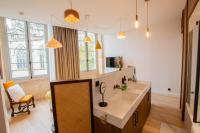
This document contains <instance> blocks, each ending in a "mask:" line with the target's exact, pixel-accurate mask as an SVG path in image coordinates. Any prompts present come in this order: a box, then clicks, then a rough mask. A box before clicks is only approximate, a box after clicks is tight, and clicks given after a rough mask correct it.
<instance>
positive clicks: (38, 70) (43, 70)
mask: <svg viewBox="0 0 200 133" xmlns="http://www.w3.org/2000/svg"><path fill="white" fill-rule="evenodd" d="M32 66H33V70H34V71H33V75H35V76H38V75H46V74H48V71H47V63H46V62H40V63H32Z"/></svg>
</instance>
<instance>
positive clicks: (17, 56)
mask: <svg viewBox="0 0 200 133" xmlns="http://www.w3.org/2000/svg"><path fill="white" fill-rule="evenodd" d="M6 26H7V35H8V48H9V54H10V68H11V76H12V78H22V77H28V76H29V71H28V56H27V55H28V53H27V46H26V32H25V22H24V21H19V20H14V19H6Z"/></svg>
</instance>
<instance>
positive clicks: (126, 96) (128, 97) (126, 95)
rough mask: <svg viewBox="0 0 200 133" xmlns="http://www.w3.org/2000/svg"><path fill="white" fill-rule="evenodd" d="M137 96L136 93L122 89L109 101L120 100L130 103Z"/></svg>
mask: <svg viewBox="0 0 200 133" xmlns="http://www.w3.org/2000/svg"><path fill="white" fill-rule="evenodd" d="M137 97H138V94H135V93H131V92H128V91H124V92H123V91H122V92H119V93H118V94H116V95H115V96H113V97H112V98H111V99H110V101H120V102H128V103H132V102H133V101H134V100H135V99H136V98H137Z"/></svg>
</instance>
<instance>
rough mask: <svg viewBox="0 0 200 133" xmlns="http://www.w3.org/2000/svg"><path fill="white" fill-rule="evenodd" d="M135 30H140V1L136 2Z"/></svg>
mask: <svg viewBox="0 0 200 133" xmlns="http://www.w3.org/2000/svg"><path fill="white" fill-rule="evenodd" d="M135 28H136V29H137V28H139V21H138V0H136V15H135Z"/></svg>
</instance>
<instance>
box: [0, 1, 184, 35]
mask: <svg viewBox="0 0 200 133" xmlns="http://www.w3.org/2000/svg"><path fill="white" fill-rule="evenodd" d="M72 1H73V8H74V9H76V10H78V11H79V13H80V16H81V21H80V23H79V24H75V25H69V24H66V23H65V22H64V20H63V12H64V10H65V9H67V8H69V0H0V16H4V17H10V18H18V19H23V20H28V21H33V22H39V23H44V24H51V21H50V20H51V19H50V16H51V15H53V16H54V17H53V18H52V24H53V25H57V26H64V27H70V28H77V29H81V30H87V29H86V27H87V26H86V21H85V19H84V16H85V15H86V14H89V15H90V19H89V26H88V30H89V31H92V32H98V33H107V32H109V33H110V32H116V31H118V30H119V27H120V22H121V24H122V30H124V31H126V30H130V29H131V28H133V27H134V16H135V0H72ZM185 1H186V0H150V3H149V6H150V9H149V10H150V11H149V14H150V25H151V24H156V23H159V22H162V21H169V20H173V19H175V18H180V16H181V13H182V9H183V8H184V5H185ZM138 4H139V5H138V10H139V11H138V13H139V20H140V26H141V27H144V26H145V24H146V5H145V2H144V0H138ZM20 12H21V13H24V15H20Z"/></svg>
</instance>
